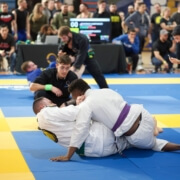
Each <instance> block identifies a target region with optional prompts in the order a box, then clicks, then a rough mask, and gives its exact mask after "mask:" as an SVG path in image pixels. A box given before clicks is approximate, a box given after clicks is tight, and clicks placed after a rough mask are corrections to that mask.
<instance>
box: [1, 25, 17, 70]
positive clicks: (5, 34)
mask: <svg viewBox="0 0 180 180" xmlns="http://www.w3.org/2000/svg"><path fill="white" fill-rule="evenodd" d="M0 56H1V57H2V58H7V59H8V61H9V63H8V64H9V66H10V71H11V73H14V71H15V65H16V53H15V40H14V37H13V36H12V35H11V34H10V33H9V29H8V26H7V25H6V24H4V25H1V27H0ZM6 68H7V67H6ZM5 70H6V71H7V70H8V69H5Z"/></svg>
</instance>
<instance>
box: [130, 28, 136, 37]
mask: <svg viewBox="0 0 180 180" xmlns="http://www.w3.org/2000/svg"><path fill="white" fill-rule="evenodd" d="M135 37H136V30H135V29H129V30H128V38H129V39H131V38H133V39H135Z"/></svg>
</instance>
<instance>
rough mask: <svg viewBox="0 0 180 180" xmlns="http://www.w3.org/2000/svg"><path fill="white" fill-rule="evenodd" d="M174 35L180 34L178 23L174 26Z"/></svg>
mask: <svg viewBox="0 0 180 180" xmlns="http://www.w3.org/2000/svg"><path fill="white" fill-rule="evenodd" d="M172 35H173V36H177V35H180V25H177V26H176V27H175V28H174V30H173V32H172Z"/></svg>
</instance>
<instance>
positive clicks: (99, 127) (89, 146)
mask: <svg viewBox="0 0 180 180" xmlns="http://www.w3.org/2000/svg"><path fill="white" fill-rule="evenodd" d="M78 112H79V107H78V106H73V105H70V106H67V107H63V108H58V107H45V108H43V109H42V110H41V111H40V112H39V113H38V114H37V118H38V124H39V127H40V128H41V129H45V130H48V131H50V132H52V133H54V134H55V135H56V137H57V139H58V143H59V144H60V145H62V146H65V147H69V143H70V138H71V135H72V132H73V129H74V126H75V119H76V117H77V114H78ZM84 142H85V147H84V155H85V156H89V157H103V156H108V155H112V154H115V153H117V152H118V151H119V152H121V151H122V150H124V149H125V148H126V147H128V143H127V141H126V140H125V138H121V140H119V141H118V146H116V144H115V136H114V134H113V132H112V131H111V130H110V129H108V128H107V127H106V126H104V125H103V124H101V123H99V122H94V121H93V122H92V124H91V125H90V129H88V135H87V138H86V139H85V141H84ZM117 147H118V149H117Z"/></svg>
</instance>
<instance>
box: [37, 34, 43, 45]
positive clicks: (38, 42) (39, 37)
mask: <svg viewBox="0 0 180 180" xmlns="http://www.w3.org/2000/svg"><path fill="white" fill-rule="evenodd" d="M36 44H42V42H41V35H40V33H38V35H37V39H36Z"/></svg>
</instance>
